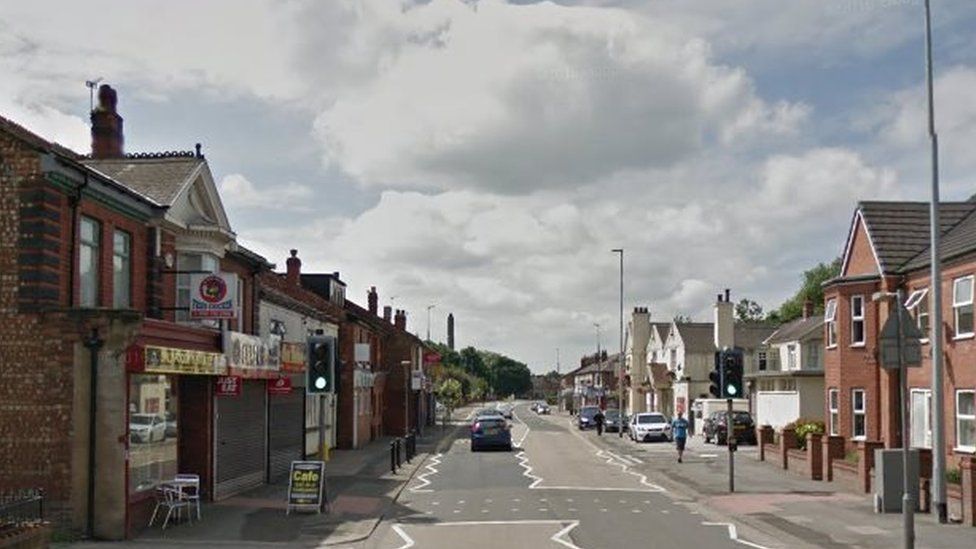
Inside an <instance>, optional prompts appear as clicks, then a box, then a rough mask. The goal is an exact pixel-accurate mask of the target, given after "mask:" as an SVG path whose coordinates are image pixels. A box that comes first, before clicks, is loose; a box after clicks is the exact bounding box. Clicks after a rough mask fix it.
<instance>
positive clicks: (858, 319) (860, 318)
mask: <svg viewBox="0 0 976 549" xmlns="http://www.w3.org/2000/svg"><path fill="white" fill-rule="evenodd" d="M855 301H859V302H860V303H861V314H860V315H855V314H854V302H855ZM850 305H851V347H864V346H865V344H866V341H867V322H866V320H865V319H866V318H867V312H866V311H865V309H864V296H863V295H852V296H851V298H850ZM858 323H860V326H861V339H860V340H857V339H855V337H854V336H855V326H857V325H858Z"/></svg>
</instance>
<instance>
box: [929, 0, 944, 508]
mask: <svg viewBox="0 0 976 549" xmlns="http://www.w3.org/2000/svg"><path fill="white" fill-rule="evenodd" d="M925 82H926V88H927V91H928V111H929V113H928V114H929V121H928V122H929V124H928V126H929V140H930V141H931V144H932V152H931V154H932V202H931V203H930V204H929V234H930V239H931V242H930V246H929V249H930V250H931V254H932V257H931V259H930V260H929V263H930V264H931V265H930V268H931V273H930V277H929V280H930V281H931V282H930V284H929V286H931V291H930V292H929V295H930V296H931V301H929V303H930V305H929V310H930V311H932V335H931V337H930V338H929V341H931V342H932V409H933V410H935V413H933V414H932V505H933V506H934V507H935V510H936V512H937V513H938V516H939V522H940V523H941V524H945V523H946V522H948V510H947V508H946V485H945V466H946V463H945V425H944V422H945V416H944V415H943V410H944V407H945V403H944V401H945V399H944V395H943V387H942V266H941V265H940V264H939V261H940V259H941V258H940V257H939V240H941V238H940V237H941V235H940V233H939V231H940V230H941V229H940V222H939V136H938V134H936V133H935V97H934V95H933V90H932V10H931V8H930V0H925Z"/></svg>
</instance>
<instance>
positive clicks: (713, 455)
mask: <svg viewBox="0 0 976 549" xmlns="http://www.w3.org/2000/svg"><path fill="white" fill-rule="evenodd" d="M698 457H700V458H717V457H718V454H698Z"/></svg>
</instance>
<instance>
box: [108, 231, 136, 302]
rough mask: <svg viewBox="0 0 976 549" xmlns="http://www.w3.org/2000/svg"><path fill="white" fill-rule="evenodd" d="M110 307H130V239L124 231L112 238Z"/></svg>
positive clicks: (118, 232) (116, 233) (117, 232)
mask: <svg viewBox="0 0 976 549" xmlns="http://www.w3.org/2000/svg"><path fill="white" fill-rule="evenodd" d="M112 307H113V308H116V309H128V308H130V307H132V237H130V236H129V233H127V232H125V231H115V234H114V235H113V238H112Z"/></svg>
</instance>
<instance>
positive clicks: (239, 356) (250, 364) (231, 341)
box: [224, 332, 281, 379]
mask: <svg viewBox="0 0 976 549" xmlns="http://www.w3.org/2000/svg"><path fill="white" fill-rule="evenodd" d="M224 354H226V355H227V366H228V367H229V368H230V372H231V373H233V374H234V375H239V376H243V377H246V378H263V379H268V378H272V377H277V376H278V372H279V371H280V370H281V343H280V339H279V338H278V337H277V336H273V337H271V338H268V339H261V338H260V337H257V336H253V335H248V334H242V333H240V332H225V334H224Z"/></svg>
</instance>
